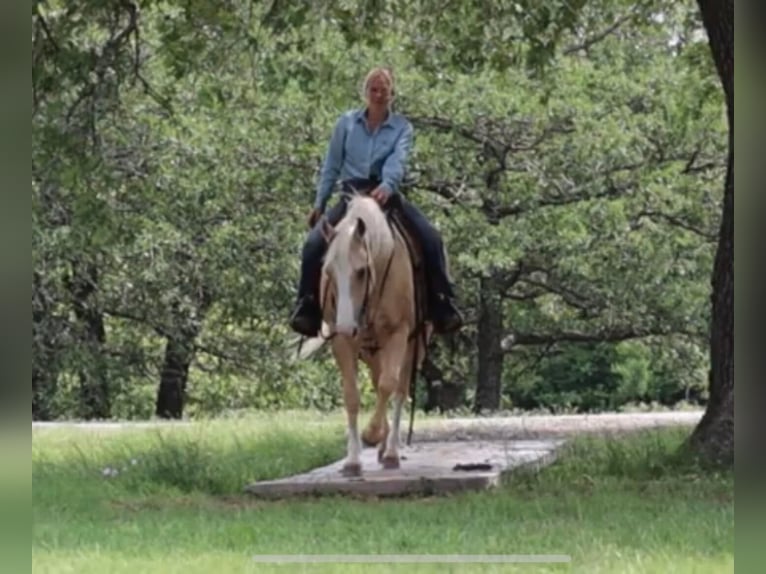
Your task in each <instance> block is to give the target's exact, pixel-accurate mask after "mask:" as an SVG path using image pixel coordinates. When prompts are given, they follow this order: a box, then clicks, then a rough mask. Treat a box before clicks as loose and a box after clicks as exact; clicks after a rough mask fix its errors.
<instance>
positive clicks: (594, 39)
mask: <svg viewBox="0 0 766 574" xmlns="http://www.w3.org/2000/svg"><path fill="white" fill-rule="evenodd" d="M635 16H636V13H635V12H631V13H630V14H626V15H624V16H622V17H620V18H617V20H615V21H614V22H613V23H612V24H611V25H610V26H608V27H607V28H605V29H604V30H602V31H601V32H598V33H596V34H594V35H593V36H590V37H589V38H586V39H585V40H584V41H583V42H582V43H580V44H573V45H571V46H568V47H566V48H564V52H563V53H564V55H567V56H568V55H570V54H574V53H576V52H580V51H587V50H588V49H589V48H590V47H591V46H593V45H594V44H597V43H599V42H601V41H602V40H604V39H605V38H606V37H607V36H609V35H610V34H612V33H614V32H615V31H616V30H617V29H618V28H619V27H620V26H622V25H623V24H625V23H626V22H629V21H630V20H632V19H633V18H634V17H635Z"/></svg>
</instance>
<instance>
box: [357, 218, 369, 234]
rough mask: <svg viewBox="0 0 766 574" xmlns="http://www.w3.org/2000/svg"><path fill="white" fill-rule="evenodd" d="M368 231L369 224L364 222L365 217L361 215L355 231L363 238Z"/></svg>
mask: <svg viewBox="0 0 766 574" xmlns="http://www.w3.org/2000/svg"><path fill="white" fill-rule="evenodd" d="M366 231H367V225H366V224H365V222H364V219H362V218H361V217H360V218H358V219H357V220H356V227H355V228H354V233H355V234H356V236H357V237H358V238H359V239H361V238H362V237H364V234H365V232H366Z"/></svg>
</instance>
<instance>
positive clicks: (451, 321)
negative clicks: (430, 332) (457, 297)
mask: <svg viewBox="0 0 766 574" xmlns="http://www.w3.org/2000/svg"><path fill="white" fill-rule="evenodd" d="M430 315H431V320H432V321H433V325H434V331H435V332H436V333H438V334H446V333H452V332H454V331H457V330H458V329H460V327H462V326H463V317H462V315H461V314H460V311H458V310H457V307H455V305H454V303H453V302H452V298H451V297H450V296H449V295H448V294H446V293H433V294H432V295H431V313H430Z"/></svg>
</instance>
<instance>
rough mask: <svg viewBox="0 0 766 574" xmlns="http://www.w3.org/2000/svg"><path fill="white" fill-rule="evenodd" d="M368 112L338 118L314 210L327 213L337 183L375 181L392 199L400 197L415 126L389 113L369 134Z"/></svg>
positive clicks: (355, 111) (352, 111)
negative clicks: (356, 180)
mask: <svg viewBox="0 0 766 574" xmlns="http://www.w3.org/2000/svg"><path fill="white" fill-rule="evenodd" d="M365 120H366V118H365V110H364V109H358V110H351V111H348V112H346V113H344V114H343V115H341V116H340V118H338V120H337V121H336V123H335V128H334V129H333V132H332V137H331V138H330V146H329V149H328V151H327V156H326V157H325V160H324V165H323V166H322V172H321V174H320V176H319V182H318V183H317V190H316V200H315V202H314V207H316V208H317V209H319V210H321V211H324V209H325V206H326V205H327V201H328V200H329V199H330V196H331V195H332V192H333V189H334V188H335V184H336V183H337V181H338V179H341V180H345V179H349V178H364V179H367V178H375V179H379V180H380V181H381V185H382V187H383V188H384V189H385V190H387V191H388V193H389V195H391V194H394V193H398V191H399V186H400V184H401V182H402V179H403V178H404V170H405V167H406V163H407V157H408V155H409V153H410V149H411V147H412V131H413V130H412V124H411V123H410V122H409V121H408V120H407V119H406V118H405V117H404V116H402V115H399V114H395V113H393V112H390V113H389V114H388V117H387V118H386V119H385V121H384V122H383V123H382V124H380V126H378V128H377V129H376V130H375V131H373V132H370V131H369V130H368V129H367V122H366V121H365Z"/></svg>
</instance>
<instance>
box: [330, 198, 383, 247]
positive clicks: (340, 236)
mask: <svg viewBox="0 0 766 574" xmlns="http://www.w3.org/2000/svg"><path fill="white" fill-rule="evenodd" d="M358 219H361V220H362V221H364V225H365V232H364V243H365V247H366V249H367V252H368V253H369V255H370V259H371V260H372V261H373V262H376V261H380V260H382V259H384V258H388V257H389V256H390V255H391V253H392V252H393V250H394V236H393V234H392V232H391V228H390V227H389V224H388V221H387V220H386V216H385V214H384V213H383V210H382V209H381V208H380V206H379V205H378V203H377V202H376V201H375V200H374V199H372V198H371V197H367V196H363V195H357V196H354V197H352V198H351V200H350V201H349V204H348V208H347V210H346V215H345V217H344V218H343V219H341V221H340V222H339V223H338V225H337V226H336V228H335V238H334V239H333V241H332V242H331V243H330V246H329V247H328V249H327V254H326V256H325V261H326V262H329V261H334V260H335V259H337V258H339V257H341V258H347V257H348V255H349V250H350V248H351V240H352V238H353V236H354V231H355V229H356V223H357V220H358Z"/></svg>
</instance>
